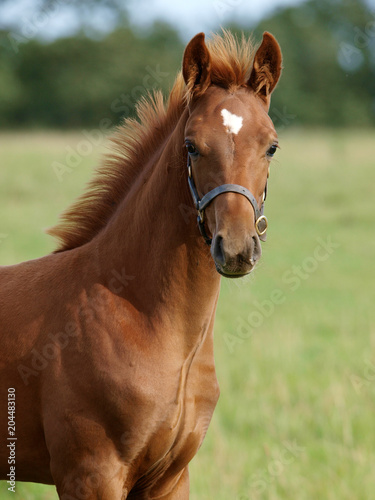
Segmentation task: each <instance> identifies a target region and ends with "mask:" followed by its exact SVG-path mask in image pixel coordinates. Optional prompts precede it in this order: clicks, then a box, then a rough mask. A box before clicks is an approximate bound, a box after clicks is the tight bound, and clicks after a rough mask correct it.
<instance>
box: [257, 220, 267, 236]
mask: <svg viewBox="0 0 375 500" xmlns="http://www.w3.org/2000/svg"><path fill="white" fill-rule="evenodd" d="M263 221H264V229H262V230H260V229H259V223H261V222H263ZM267 228H268V220H267V217H266V216H265V215H261V216H260V217H258V219H257V220H256V221H255V229H256V232H257V233H258V236H263V234H265V233H266V231H267Z"/></svg>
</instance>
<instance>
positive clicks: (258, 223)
mask: <svg viewBox="0 0 375 500" xmlns="http://www.w3.org/2000/svg"><path fill="white" fill-rule="evenodd" d="M187 169H188V183H189V188H190V192H191V196H192V198H193V202H194V206H195V208H196V210H197V212H198V227H199V231H200V233H201V235H202V236H203V238H204V240H205V242H206V243H207V245H211V242H212V239H211V238H210V237H209V236H208V235H207V232H206V228H205V224H204V210H205V208H207V207H208V205H209V204H210V203H211V201H212V200H213V199H214V198H216V196H219V195H220V194H223V193H238V194H242V196H245V198H247V199H248V200H249V202H250V203H251V205H252V207H253V209H254V220H255V230H256V232H257V234H258V236H259V239H260V240H262V241H265V240H266V231H267V227H268V221H267V217H266V216H265V215H263V210H264V202H265V199H266V196H267V183H266V187H265V188H264V193H263V200H262V205H261V207H260V210H259V207H258V203H257V201H256V199H255V197H254V196H253V194H252V193H251V192H250V191H249V190H248V189H246V188H245V187H243V186H240V185H239V184H222V185H221V186H218V187H216V188H214V189H212V190H211V191H209V192H208V193H206V194H205V195H204V196H203V197H202V198H199V195H198V191H197V188H196V186H195V182H194V179H193V173H192V168H191V158H190V154H189V153H188V156H187Z"/></svg>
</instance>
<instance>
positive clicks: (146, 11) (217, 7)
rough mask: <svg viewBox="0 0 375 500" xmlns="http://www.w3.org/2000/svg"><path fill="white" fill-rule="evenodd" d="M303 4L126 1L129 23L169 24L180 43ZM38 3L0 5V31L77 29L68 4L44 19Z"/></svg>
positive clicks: (30, 34)
mask: <svg viewBox="0 0 375 500" xmlns="http://www.w3.org/2000/svg"><path fill="white" fill-rule="evenodd" d="M302 1H304V0H188V1H187V0H184V1H182V2H181V1H180V2H178V1H177V0H128V1H127V2H126V5H128V12H129V16H130V20H131V21H132V22H133V23H134V24H136V25H138V26H140V27H147V26H149V25H150V24H152V22H153V21H155V20H163V21H167V22H169V23H170V24H171V25H172V26H174V27H175V28H176V29H178V30H179V32H180V34H181V36H182V38H183V39H184V40H188V39H190V38H191V37H192V36H193V35H195V34H196V33H198V32H199V31H204V32H206V33H209V32H210V31H212V30H217V29H218V28H219V27H220V26H221V25H223V24H226V23H228V21H231V20H234V21H236V22H238V23H240V24H243V25H244V26H247V27H249V26H252V25H254V24H256V23H257V22H258V21H259V20H260V19H261V18H262V17H264V16H265V15H267V14H270V13H272V12H273V11H274V10H275V9H277V8H281V7H284V6H287V5H296V4H298V3H301V2H302ZM37 4H38V0H12V1H9V0H8V1H6V2H5V3H4V2H2V3H0V28H1V27H5V28H9V26H11V27H12V31H14V32H16V33H17V34H18V35H20V36H23V37H26V38H34V37H41V38H45V39H48V40H53V39H54V38H57V37H59V36H69V35H70V34H73V33H74V32H75V31H77V29H79V26H80V20H79V19H78V18H77V15H76V14H75V12H74V11H73V9H72V8H71V7H70V6H69V0H52V1H51V4H50V5H51V7H50V8H49V10H46V11H45V13H44V15H43V14H42V15H41V14H40V13H37V12H36V10H35V6H36V5H37ZM89 18H90V22H91V24H92V25H93V26H94V27H95V29H96V30H98V31H99V32H106V31H110V30H111V28H112V27H113V26H114V24H115V22H116V19H114V18H113V15H112V13H111V12H109V11H106V10H105V9H100V10H97V11H96V12H95V10H92V11H90V16H89Z"/></svg>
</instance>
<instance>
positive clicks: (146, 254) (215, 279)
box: [98, 112, 220, 331]
mask: <svg viewBox="0 0 375 500" xmlns="http://www.w3.org/2000/svg"><path fill="white" fill-rule="evenodd" d="M186 120H187V112H185V113H184V114H183V116H182V117H181V118H180V120H179V122H178V124H177V126H176V127H175V129H174V130H173V131H172V133H171V134H170V136H169V137H167V138H166V140H165V142H164V144H163V145H161V148H160V152H159V153H158V154H155V156H154V158H153V159H152V160H150V162H149V164H147V165H145V167H144V169H143V171H142V173H141V174H140V176H139V177H138V179H137V181H136V183H135V185H134V186H133V188H132V189H131V190H130V191H129V193H128V194H127V196H126V197H125V198H124V200H123V201H122V203H121V204H120V206H119V208H118V210H117V212H116V214H115V215H114V216H113V218H112V220H111V221H110V222H109V224H108V226H107V228H106V229H105V230H104V231H102V233H101V234H100V235H99V237H98V249H99V259H100V268H101V274H102V276H103V277H105V278H106V279H107V283H111V281H110V280H111V279H112V282H113V277H114V276H117V275H122V277H123V278H124V281H125V282H126V285H125V286H124V287H123V288H122V289H121V292H119V294H120V295H123V296H124V298H126V300H128V301H129V302H131V303H132V305H133V306H134V307H135V308H136V309H137V310H138V311H140V312H141V313H144V314H145V315H146V316H147V318H148V319H152V318H155V320H157V322H159V320H162V321H163V320H165V319H166V318H168V321H177V322H178V321H181V322H183V324H185V325H188V326H189V328H191V331H194V328H195V329H196V330H198V329H202V327H203V326H202V325H204V324H207V323H208V322H210V321H211V319H212V317H213V315H214V312H215V306H216V301H217V297H218V293H219V287H220V276H219V275H218V273H217V272H216V270H215V266H214V263H213V260H212V258H211V255H210V249H209V247H208V246H207V245H206V244H205V242H204V240H203V238H202V237H201V236H200V234H199V231H198V228H197V223H196V214H195V212H194V208H193V204H192V200H191V197H190V193H189V191H188V184H187V171H186V166H185V162H186V153H185V150H184V145H183V143H184V128H185V124H186Z"/></svg>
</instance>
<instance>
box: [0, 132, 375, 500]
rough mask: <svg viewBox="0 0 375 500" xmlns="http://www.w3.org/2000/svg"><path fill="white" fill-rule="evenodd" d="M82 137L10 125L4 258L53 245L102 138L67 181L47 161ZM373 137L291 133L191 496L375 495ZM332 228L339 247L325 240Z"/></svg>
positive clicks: (2, 211) (227, 341) (0, 258)
mask: <svg viewBox="0 0 375 500" xmlns="http://www.w3.org/2000/svg"><path fill="white" fill-rule="evenodd" d="M82 139H84V137H83V136H82V135H81V134H80V133H76V134H74V133H71V134H66V135H64V134H62V133H33V134H4V133H3V134H1V135H0V153H1V158H2V165H1V169H0V185H1V189H2V192H1V203H0V234H1V235H7V236H1V238H0V262H1V263H2V264H11V263H15V262H19V261H21V260H25V259H30V258H35V257H38V256H40V255H43V254H44V253H46V252H49V251H50V250H51V249H52V248H53V243H52V241H50V238H49V237H47V236H46V235H44V234H43V232H42V228H45V227H48V226H49V225H52V224H53V223H55V222H56V219H57V215H58V213H59V212H60V211H61V210H62V209H63V208H64V207H66V206H67V205H68V204H69V202H70V201H71V200H72V199H73V198H74V197H75V196H76V195H77V194H79V193H80V192H81V191H82V188H83V185H84V182H85V181H86V180H87V179H88V178H89V176H90V171H91V166H92V165H95V164H96V162H97V157H98V154H99V152H100V151H99V150H101V149H103V148H102V145H100V147H98V148H97V150H95V151H94V152H93V154H91V155H88V156H87V157H85V158H84V160H83V161H82V163H81V164H80V165H78V166H77V167H76V168H75V169H74V170H73V171H72V172H70V173H67V174H65V175H64V177H63V181H62V182H59V181H58V180H57V177H56V175H55V173H54V171H53V169H52V167H51V163H52V162H53V161H55V160H57V161H64V158H65V155H66V151H65V150H64V147H65V146H66V145H70V146H71V147H73V148H75V147H76V146H77V144H78V143H79V142H80V141H81V140H82ZM373 144H374V131H373V130H371V131H360V130H358V131H337V132H331V131H315V132H306V131H305V132H303V131H287V132H285V133H283V134H281V137H280V145H281V148H282V149H281V150H280V151H279V152H278V153H277V160H276V159H275V161H274V163H273V164H272V167H271V178H270V188H269V198H268V200H267V207H266V213H267V216H268V218H269V222H270V227H269V232H268V241H267V242H266V243H264V244H263V258H262V261H261V264H260V265H259V267H258V269H257V270H256V272H255V273H254V274H253V275H251V276H250V277H249V278H246V279H244V280H242V281H238V280H237V281H225V280H224V281H223V283H222V291H221V297H220V303H219V307H218V312H217V321H216V330H215V342H216V366H217V372H218V378H219V382H220V386H221V397H220V400H219V404H218V407H217V409H216V412H215V415H214V418H213V421H212V424H211V427H210V429H209V431H208V434H207V438H206V440H205V442H204V444H203V446H202V448H201V450H200V451H199V453H198V455H197V456H196V457H195V458H194V460H193V461H192V463H191V467H190V471H191V472H190V477H191V498H192V499H193V500H198V499H199V500H212V499H215V500H228V499H231V500H232V499H234V500H252V499H255V500H257V499H269V500H279V499H285V500H290V499H298V500H305V499H306V500H315V499H319V500H346V499H347V500H349V499H350V500H353V499H356V500H368V499H370V498H373V497H374V491H375V475H374V464H375V448H374V443H375V425H374V412H375V354H374V348H375V329H374V324H375V323H374V319H375V318H374V316H375V313H374V307H373V303H374V298H375V297H374V271H375V266H374V264H373V255H374V254H375V238H374V234H373V230H374V209H375V206H374V205H375V203H374V199H375V168H374V161H373V159H372V146H373ZM327 238H328V239H330V240H331V241H332V242H333V244H334V246H335V247H334V248H332V251H331V252H330V253H327V251H324V249H322V247H321V241H322V240H323V241H327ZM317 251H319V253H318V254H316V252H317ZM314 255H315V257H314ZM317 255H318V258H317V257H316V256H317ZM319 259H320V260H319ZM296 266H297V267H296ZM301 269H302V271H301ZM301 272H302V273H303V274H302V276H303V277H301V278H298V276H297V273H301ZM275 290H278V292H276V294H278V295H275ZM275 297H276V298H277V302H278V303H276V301H275ZM262 307H263V308H264V307H266V310H264V311H263V313H258V314H255V311H259V310H260V309H262ZM240 334H242V337H243V338H241V336H240ZM291 446H292V448H291V449H292V451H288V450H289V449H290V447H291ZM53 491H54V489H53V488H51V487H43V486H39V485H31V484H22V483H18V484H17V493H16V495H13V494H7V492H6V486H5V484H0V498H1V499H2V500H3V499H4V500H6V499H8V498H16V499H22V500H34V499H38V500H54V499H55V498H57V497H56V495H55V494H54V493H53Z"/></svg>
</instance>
